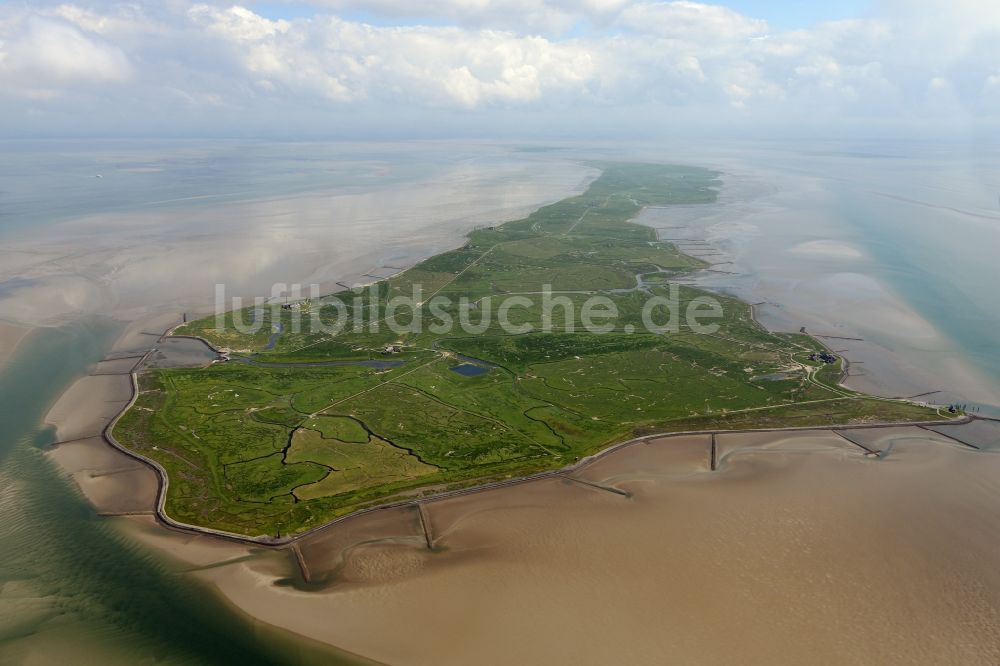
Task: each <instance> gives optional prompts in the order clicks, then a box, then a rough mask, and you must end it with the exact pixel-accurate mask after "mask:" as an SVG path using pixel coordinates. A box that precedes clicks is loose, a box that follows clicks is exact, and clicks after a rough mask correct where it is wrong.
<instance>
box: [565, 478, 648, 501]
mask: <svg viewBox="0 0 1000 666" xmlns="http://www.w3.org/2000/svg"><path fill="white" fill-rule="evenodd" d="M558 476H559V477H561V478H563V479H566V480H567V481H572V482H574V483H579V484H580V485H583V486H588V487H590V488H595V489H597V490H603V491H605V492H608V493H614V494H615V495H621V496H622V497H631V496H632V495H631V493H629V492H628V491H627V490H622V489H621V488H615V487H614V486H604V485H601V484H600V483H594V482H593V481H587V480H585V479H578V478H577V477H575V476H570V475H569V474H559V475H558Z"/></svg>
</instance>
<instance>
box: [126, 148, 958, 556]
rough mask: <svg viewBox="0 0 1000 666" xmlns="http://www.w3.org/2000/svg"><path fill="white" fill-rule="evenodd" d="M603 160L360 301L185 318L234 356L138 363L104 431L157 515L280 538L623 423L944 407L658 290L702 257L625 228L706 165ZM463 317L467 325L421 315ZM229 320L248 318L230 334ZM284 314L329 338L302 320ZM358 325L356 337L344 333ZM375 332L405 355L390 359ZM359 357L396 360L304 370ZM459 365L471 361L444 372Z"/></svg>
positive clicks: (519, 463)
mask: <svg viewBox="0 0 1000 666" xmlns="http://www.w3.org/2000/svg"><path fill="white" fill-rule="evenodd" d="M599 166H600V167H601V168H602V175H601V176H600V177H599V178H598V179H597V180H596V181H595V182H594V183H593V184H592V185H591V186H590V188H589V189H588V190H587V191H586V192H585V193H584V194H582V195H580V196H576V197H571V198H569V199H565V200H563V201H560V202H558V203H555V204H552V205H549V206H545V207H543V208H541V209H539V210H538V211H536V212H535V213H533V214H531V215H529V216H528V217H526V218H524V219H521V220H515V221H511V222H507V223H505V224H503V225H500V226H497V227H493V228H488V229H480V230H477V231H475V232H473V233H471V234H470V235H469V240H468V242H467V243H466V244H465V245H464V246H463V247H461V248H459V249H456V250H453V251H451V252H446V253H444V254H440V255H437V256H435V257H432V258H430V259H428V260H426V261H424V262H422V263H420V264H418V265H417V266H415V267H414V268H412V269H410V270H408V271H406V272H404V273H402V274H400V275H397V276H395V277H393V278H391V279H388V280H384V281H382V282H380V283H378V284H377V285H375V286H374V288H372V289H370V290H366V291H365V293H364V294H363V295H362V296H363V300H357V298H358V296H357V295H355V294H353V293H348V292H344V293H341V294H333V295H331V296H330V297H325V298H323V299H319V300H316V301H311V302H304V303H302V304H301V309H299V310H295V311H288V310H280V311H278V312H272V311H271V310H270V309H266V308H265V309H258V310H257V311H255V309H254V308H248V309H246V310H243V311H240V312H237V313H229V315H227V318H226V322H225V323H224V326H223V327H221V328H218V327H217V322H216V321H215V318H214V317H212V318H208V319H204V320H200V321H195V322H192V323H190V324H187V325H186V326H184V327H183V328H182V329H180V330H178V331H177V332H178V333H182V334H186V335H195V336H199V337H203V338H205V339H206V340H209V341H210V342H211V343H212V344H214V345H216V346H218V347H224V348H227V349H231V350H234V359H233V361H231V362H229V363H223V364H216V365H213V366H211V367H208V368H200V369H172V370H149V371H146V372H145V373H143V374H142V375H141V376H140V394H139V397H138V399H137V401H136V404H135V406H134V407H133V408H132V409H131V410H129V411H128V412H127V413H126V414H125V415H124V416H123V417H122V419H121V420H120V421H119V422H118V424H117V425H116V427H115V430H114V434H115V436H116V437H117V438H118V440H119V441H121V442H122V443H123V444H124V445H126V446H128V447H130V448H132V449H133V450H135V451H137V452H139V453H142V454H143V455H146V456H148V457H151V458H154V459H155V460H157V461H158V462H159V463H160V464H162V465H163V466H164V467H165V468H166V469H167V473H168V475H169V477H170V484H169V492H168V497H167V503H166V511H167V513H168V514H169V515H170V516H171V517H172V518H174V519H176V520H178V521H181V522H185V523H189V524H193V525H200V526H206V527H212V528H217V529H222V530H226V531H230V532H234V533H239V534H246V535H272V536H274V535H287V534H292V533H297V532H301V531H303V530H305V529H308V528H310V527H314V526H316V525H319V524H322V523H323V522H325V521H327V520H330V519H331V518H334V517H336V516H340V515H344V514H347V513H350V512H353V511H356V510H358V509H360V508H364V507H368V506H373V505H376V504H381V503H384V502H387V501H393V500H395V499H400V498H405V497H413V496H419V495H420V494H421V493H424V492H435V491H437V490H440V489H443V488H453V487H462V486H468V485H474V484H477V483H482V482H485V481H490V480H496V479H503V478H508V477H512V476H519V475H524V474H529V473H533V472H538V471H542V470H549V469H554V468H559V467H561V466H564V465H567V464H570V463H572V462H573V461H574V460H576V459H578V458H580V457H583V456H586V455H589V454H592V453H594V452H596V451H599V450H601V449H602V448H604V447H606V446H608V445H610V444H612V443H615V442H618V441H622V440H624V439H627V438H629V437H632V436H634V435H636V434H643V433H651V432H669V431H686V430H706V429H724V428H725V429H728V428H758V427H783V426H805V425H829V424H847V423H867V422H876V421H878V422H883V421H905V420H928V419H935V418H939V415H938V414H937V413H936V412H935V411H934V410H931V409H928V408H925V407H922V406H919V405H915V404H911V403H907V402H901V401H891V400H883V399H877V398H872V397H869V396H864V395H859V394H856V393H853V392H851V391H848V390H846V389H844V388H842V387H840V386H839V385H838V381H839V378H840V375H841V368H840V364H839V362H838V363H837V364H833V365H824V364H822V363H818V362H814V361H810V360H809V354H810V353H811V352H813V351H816V350H818V349H819V348H820V347H821V345H820V344H819V343H818V342H817V341H815V340H813V339H812V338H809V337H808V336H805V335H801V334H794V335H793V334H775V333H770V332H768V331H766V330H764V329H763V328H761V327H760V326H759V325H758V324H757V323H756V322H754V321H753V318H752V314H751V310H750V307H749V306H748V305H746V304H745V303H742V302H740V301H737V300H735V299H732V298H728V297H724V296H720V295H718V294H707V293H706V292H703V291H700V290H698V289H694V288H692V287H686V286H682V287H681V288H680V290H679V292H674V293H673V294H671V291H670V287H669V286H668V283H669V282H670V281H671V280H673V279H676V278H680V277H683V276H684V275H686V274H689V273H691V272H692V271H696V270H699V269H702V268H705V267H706V266H707V264H705V263H704V262H703V261H701V260H699V259H696V258H694V257H690V256H687V255H685V254H682V253H681V252H679V251H678V250H677V248H675V247H674V246H673V245H671V244H669V243H666V242H661V241H659V240H658V239H657V237H656V234H655V233H654V231H653V230H652V229H650V228H647V227H644V226H641V225H637V224H634V223H632V222H630V220H631V219H632V218H633V217H634V216H635V215H636V214H637V213H638V212H639V211H640V210H641V209H642V208H643V207H644V206H650V205H655V206H669V205H672V204H686V205H692V204H701V203H710V202H713V201H715V198H716V194H717V188H718V186H719V181H718V180H717V174H715V173H714V172H711V171H707V170H704V169H698V168H688V167H676V166H662V165H649V164H603V165H599ZM417 285H419V286H420V292H419V294H420V295H419V296H418V297H417V299H416V300H417V301H418V307H417V308H416V310H415V312H416V313H418V314H417V315H415V314H414V311H408V312H403V313H402V315H401V316H400V317H399V318H397V322H398V323H401V324H407V323H412V322H413V321H414V319H415V317H417V316H418V317H421V318H423V324H424V325H423V326H422V327H417V326H413V330H412V331H408V332H397V331H393V330H390V329H389V327H388V323H389V322H388V320H387V319H386V315H385V306H386V305H387V304H389V303H390V302H391V301H392V299H393V298H395V297H398V296H405V295H410V294H412V293H414V288H415V287H416V286H417ZM542 285H550V286H551V290H552V291H553V292H554V293H553V295H552V296H553V297H559V298H561V299H562V300H563V302H562V303H561V304H560V305H559V307H558V308H555V309H554V311H553V314H557V315H558V316H554V317H546V312H545V309H544V308H543V306H542V302H541V300H542V296H541V295H540V292H541V291H543V288H542ZM558 292H563V293H558ZM515 295H519V296H521V297H522V298H523V299H528V300H531V303H524V304H523V305H517V306H516V307H511V308H509V309H507V311H506V315H507V318H508V320H509V323H511V324H514V325H523V326H525V327H530V331H529V330H527V328H526V329H525V331H526V332H512V331H511V330H510V328H509V327H504V326H501V325H500V322H499V321H498V319H499V317H500V314H501V309H502V308H501V304H502V303H503V302H504V299H505V298H508V297H511V296H515ZM595 295H599V296H603V297H604V299H605V301H606V302H610V303H612V304H613V305H614V307H615V308H616V309H617V316H616V317H614V318H610V317H609V318H606V319H605V320H602V323H606V326H607V329H608V330H606V331H602V332H590V331H587V330H585V327H584V323H585V322H584V318H583V312H582V306H583V305H584V304H585V303H586V302H587V301H588V299H590V298H592V297H593V296H595ZM672 295H673V296H677V301H678V302H677V305H679V306H680V307H679V308H678V311H682V312H683V311H687V308H688V306H691V305H698V303H699V301H700V299H703V298H704V297H706V296H711V297H713V298H714V299H716V301H717V302H718V303H720V304H721V318H719V319H716V320H713V323H715V324H717V325H718V328H717V330H714V332H711V333H704V332H699V331H696V330H694V328H693V327H692V326H691V325H689V324H688V322H683V321H682V322H680V325H679V327H678V329H677V330H674V331H671V332H667V333H662V334H660V333H652V332H648V331H647V329H646V328H645V327H644V325H643V316H642V311H643V306H644V304H645V303H646V302H647V301H648V299H650V298H651V297H654V296H659V297H663V298H670V297H671V296H672ZM432 297H433V298H432ZM444 298H447V299H449V302H447V303H443V302H442V299H444ZM336 299H339V300H340V301H342V302H343V303H344V304H345V305H344V306H343V307H339V308H338V306H337V300H336ZM462 299H464V300H465V301H466V302H468V303H473V304H475V305H474V307H470V308H465V309H463V308H462V307H460V305H459V304H460V302H461V301H462ZM566 313H568V315H567V314H566ZM666 314H667V311H666V310H665V309H664V310H661V311H658V317H659V318H654V319H656V321H657V323H662V321H665V317H666ZM564 315H566V316H564ZM463 316H464V317H465V320H466V321H467V322H468V323H469V324H471V325H478V329H479V330H476V331H474V332H468V331H466V330H462V328H460V327H452V328H451V329H447V327H443V328H441V329H439V330H438V332H435V329H434V327H433V326H431V325H430V324H434V323H442V322H444V321H445V319H446V318H451V319H452V320H454V321H459V320H460V319H461V318H462V317H463ZM234 317H239V318H240V319H241V320H242V321H245V322H249V321H258V322H259V323H260V324H261V329H260V330H258V331H256V332H253V333H241V332H239V331H238V330H236V326H235V323H234ZM297 318H299V319H310V318H312V319H314V320H315V321H318V322H321V323H323V324H324V325H326V326H329V327H337V326H338V325H339V326H343V330H342V331H341V332H339V333H336V334H332V333H328V332H327V333H324V332H317V331H315V330H314V329H311V328H310V327H309V326H308V325H306V324H304V323H303V324H302V325H301V327H300V326H299V323H300V322H297V321H296V319H297ZM355 319H360V320H361V321H362V322H364V324H365V326H364V330H353V328H352V326H351V323H352V322H353V321H355ZM279 323H280V325H281V327H282V332H281V334H280V335H278V336H277V339H276V341H274V344H273V346H271V347H270V348H267V349H266V350H265V347H266V346H267V345H268V341H269V338H271V332H272V330H273V327H274V326H275V325H277V324H279ZM375 329H377V330H375ZM446 329H447V330H446ZM386 345H398V346H399V348H400V349H399V353H396V354H391V355H387V354H386V353H385V347H386ZM370 359H376V360H387V359H391V360H393V361H400V362H401V363H399V364H397V365H395V366H394V367H368V366H364V365H330V366H315V365H312V366H309V365H305V364H307V363H317V362H330V361H345V360H346V361H365V360H370ZM470 359H471V362H472V363H473V364H479V365H480V366H481V367H482V368H485V369H486V371H485V372H482V374H478V375H476V376H464V375H462V374H459V373H457V372H454V371H453V368H455V367H456V366H459V365H461V364H463V363H466V362H469V361H470ZM262 363H271V364H274V365H270V366H268V365H261V364H262Z"/></svg>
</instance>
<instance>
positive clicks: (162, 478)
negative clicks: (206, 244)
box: [54, 333, 996, 549]
mask: <svg viewBox="0 0 1000 666" xmlns="http://www.w3.org/2000/svg"><path fill="white" fill-rule="evenodd" d="M166 335H167V334H166V333H164V336H163V337H166ZM176 337H183V338H188V339H195V340H199V341H201V342H202V343H204V344H205V345H207V346H208V347H209V348H211V349H213V350H215V348H214V347H213V346H212V345H211V343H209V342H208V341H207V340H204V339H203V338H199V337H197V336H193V335H183V336H176ZM160 339H162V337H161V338H160ZM150 353H152V350H150V351H148V352H146V354H144V355H143V357H142V359H141V360H140V361H139V362H138V363H136V365H135V368H138V366H140V365H142V363H143V362H144V361H145V359H146V358H147V357H148V356H149V354H150ZM130 374H131V379H132V397H131V398H130V400H129V402H128V404H127V405H126V406H125V407H124V408H123V409H122V410H121V411H120V412H119V413H118V414H117V415H116V416H115V417H114V419H112V420H111V421H110V422H109V423H108V424H107V425H106V426H105V427H104V429H103V431H102V437H103V439H104V441H105V442H107V443H108V444H109V445H110V446H112V447H114V448H115V449H116V450H118V451H119V452H121V453H122V454H124V455H126V456H128V457H130V458H132V459H133V460H137V461H139V462H142V463H144V464H146V465H148V466H149V467H150V468H151V469H152V470H153V471H154V472H156V475H157V498H156V507H155V511H154V513H153V515H154V516H155V517H156V520H157V523H158V524H160V525H161V526H163V527H164V528H167V529H169V530H172V531H176V532H182V533H186V534H197V535H203V536H211V537H215V538H219V539H224V540H226V541H230V542H234V543H240V544H244V545H252V546H263V547H267V548H278V549H286V548H287V547H288V546H294V545H295V544H296V543H297V542H298V541H301V540H302V539H305V538H307V537H311V536H315V535H317V534H319V533H321V532H324V531H326V530H328V529H331V528H333V527H335V526H337V525H338V524H340V523H343V522H346V521H348V520H352V519H358V518H361V517H362V516H366V515H370V514H375V513H378V512H380V511H386V510H390V509H398V508H402V507H419V506H421V505H423V504H429V503H432V502H436V501H442V500H447V499H453V498H455V497H462V496H465V495H472V494H476V493H482V492H487V491H490V490H498V489H501V488H509V487H514V486H518V485H521V484H524V483H530V482H532V481H540V480H543V479H551V478H557V477H565V476H566V475H568V474H570V473H572V472H575V471H578V470H581V469H584V468H586V467H587V466H589V465H591V464H593V463H595V462H597V461H599V460H601V459H603V458H605V457H606V456H609V455H611V454H613V453H615V452H617V451H621V450H624V449H626V448H628V447H630V446H634V445H636V444H641V443H644V442H648V441H650V440H657V439H668V438H671V437H686V436H691V435H723V434H742V433H771V432H776V433H787V432H792V433H794V432H808V431H834V432H835V431H838V430H862V429H883V428H893V427H906V426H918V427H922V426H943V425H956V426H957V425H965V424H968V423H972V422H973V421H977V420H981V421H996V419H992V418H988V417H981V416H973V415H964V416H960V417H956V418H954V419H943V420H933V421H906V422H899V421H897V422H886V423H864V424H843V425H826V426H823V425H820V426H789V427H782V428H753V429H745V430H687V431H675V432H665V433H652V434H648V435H641V436H639V437H634V438H632V439H628V440H624V441H621V442H617V443H615V444H611V445H609V446H608V447H607V448H604V449H601V450H600V451H597V452H596V453H593V454H591V455H589V456H586V457H584V458H581V459H580V460H578V461H576V462H574V463H571V464H569V465H566V466H564V467H560V468H559V469H556V470H550V471H546V472H538V473H536V474H531V475H528V476H521V477H515V478H511V479H504V480H502V481H493V482H487V483H483V484H479V485H475V486H470V487H468V488H459V489H456V490H450V491H444V492H440V493H434V494H431V495H425V496H422V497H420V498H419V499H408V500H400V501H395V502H387V503H385V504H379V505H377V506H373V507H368V508H365V509H360V510H358V511H354V512H352V513H348V514H345V515H343V516H338V517H337V518H334V519H332V520H330V521H328V522H326V523H323V524H322V525H317V526H316V527H313V528H310V529H308V530H306V531H304V532H300V533H299V534H295V535H292V536H288V537H280V538H275V537H270V536H264V537H247V536H243V535H240V534H236V533H233V532H226V531H223V530H216V529H213V528H210V527H201V526H198V525H189V524H187V523H181V522H179V521H176V520H174V519H173V518H171V517H170V516H169V515H167V513H166V511H165V510H164V507H165V504H166V497H167V489H168V487H169V475H168V474H167V472H166V470H165V469H164V468H163V467H162V466H161V465H160V464H159V463H158V462H156V461H155V460H152V459H150V458H147V457H145V456H143V455H141V454H138V453H135V452H133V451H130V450H129V449H128V448H127V447H125V446H124V445H122V444H121V443H120V442H118V440H117V439H115V437H114V435H113V434H112V431H113V429H114V426H115V424H116V423H117V422H118V420H119V419H120V418H121V417H122V416H123V415H124V414H125V412H127V411H128V410H129V409H130V408H131V407H132V405H133V404H134V403H135V400H136V398H137V397H138V374H137V373H136V372H135V369H133V371H132V372H131V373H130ZM832 400H836V398H834V399H832ZM61 443H64V442H56V443H55V444H54V446H57V445H59V444H61Z"/></svg>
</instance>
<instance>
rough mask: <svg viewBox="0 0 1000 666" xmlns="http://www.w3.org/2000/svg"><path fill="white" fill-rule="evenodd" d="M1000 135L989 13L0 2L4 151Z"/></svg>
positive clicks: (456, 2) (459, 3)
mask: <svg viewBox="0 0 1000 666" xmlns="http://www.w3.org/2000/svg"><path fill="white" fill-rule="evenodd" d="M984 128H985V130H991V129H993V128H1000V2H996V0H841V1H839V2H792V1H785V0H757V1H755V0H729V1H727V2H722V3H718V4H716V3H702V2H693V1H688V0H677V1H668V2H657V1H649V0H641V1H633V0H437V1H436V2H433V3H417V2H413V1H412V0H294V1H288V2H285V1H283V0H267V1H266V2H256V1H254V0H245V2H244V4H232V3H230V2H215V1H213V0H200V1H195V0H159V1H155V2H154V1H152V0H123V1H121V2H118V1H115V0H110V1H101V2H72V1H70V2H46V1H25V0H20V1H18V0H10V1H8V2H3V3H0V137H6V138H21V137H28V138H31V137H46V136H80V137H94V136H98V137H119V136H120V137H131V136H191V137H203V136H220V137H221V136H236V137H239V136H255V137H272V138H365V139H370V138H388V139H395V138H402V137H410V138H422V137H433V138H440V137H450V136H455V137H467V136H482V137H503V136H519V137H524V138H544V137H554V138H566V139H573V138H589V137H594V138H602V139H608V138H615V137H619V136H620V137H623V138H641V137H643V136H673V135H684V136H699V135H710V136H741V135H761V136H768V135H783V134H784V135H789V134H794V133H796V132H798V133H803V134H808V135H816V136H822V135H837V134H845V133H846V134H857V135H870V136H879V135H884V134H886V133H904V134H906V133H909V134H912V135H925V134H934V133H948V132H955V131H959V132H961V131H974V132H979V133H982V132H983V131H984Z"/></svg>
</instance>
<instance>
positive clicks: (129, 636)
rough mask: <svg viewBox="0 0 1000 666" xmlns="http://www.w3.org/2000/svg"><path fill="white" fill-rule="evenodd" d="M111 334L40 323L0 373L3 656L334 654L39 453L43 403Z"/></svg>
mask: <svg viewBox="0 0 1000 666" xmlns="http://www.w3.org/2000/svg"><path fill="white" fill-rule="evenodd" d="M118 333H119V327H118V326H117V325H115V324H112V323H110V322H107V321H99V320H88V321H82V322H79V323H76V324H72V325H69V326H66V327H63V328H53V329H44V330H40V331H36V332H35V333H34V334H33V335H31V336H30V337H29V338H28V339H26V340H25V341H23V343H22V345H21V347H20V348H19V350H18V353H17V355H16V357H15V359H14V360H13V361H12V362H11V364H10V365H9V366H8V367H7V368H6V369H5V370H4V371H3V372H2V374H0V423H3V430H2V432H0V489H2V490H0V563H2V565H0V663H2V664H7V663H22V662H23V661H25V660H26V659H27V658H28V656H29V655H34V657H33V658H34V659H35V660H36V661H35V663H52V662H54V661H56V660H58V661H62V662H63V663H73V664H85V663H103V664H107V663H115V664H117V663H121V664H143V663H147V664H152V663H156V664H279V663H304V662H308V663H325V664H329V663H338V661H337V660H336V659H335V658H334V657H333V656H332V655H329V654H328V653H324V652H323V651H322V650H320V649H319V648H314V647H313V646H311V645H310V644H309V643H308V642H307V641H301V640H294V639H293V638H292V637H291V636H288V635H282V634H280V633H278V632H277V631H270V630H262V629H260V628H259V627H255V626H254V625H253V624H251V623H250V622H249V621H246V620H244V619H243V618H242V617H241V616H238V615H237V614H235V613H234V612H232V611H231V610H229V609H228V608H227V607H226V606H224V605H223V604H222V603H221V602H217V601H215V600H214V597H213V596H212V595H211V594H210V593H209V592H208V591H207V590H205V589H203V588H201V587H200V586H199V585H196V584H194V583H192V582H191V581H190V579H189V578H187V577H184V576H181V575H180V574H179V573H178V571H177V570H176V569H174V568H173V567H172V565H171V564H169V563H166V562H164V561H162V560H160V559H158V558H157V557H155V556H154V555H152V554H151V553H150V552H149V551H147V550H146V549H144V548H142V547H140V546H139V545H137V544H135V543H133V542H130V540H129V539H127V538H126V537H124V536H122V535H121V533H119V532H118V531H116V529H115V528H114V526H113V525H112V524H111V523H110V522H109V521H108V520H107V519H102V518H99V517H98V516H96V515H95V513H94V511H93V509H92V508H91V507H90V506H89V505H88V504H87V503H86V502H85V501H84V499H83V498H82V497H81V496H80V495H79V494H78V493H77V492H75V490H74V488H73V487H71V485H70V484H69V483H67V482H66V481H65V479H64V478H63V477H62V475H61V473H60V472H59V471H57V469H56V468H55V467H54V466H53V464H52V463H51V462H50V461H48V460H47V459H46V458H45V457H44V454H43V448H44V446H45V445H46V444H48V443H51V442H52V441H53V437H52V432H50V431H49V430H47V429H45V428H42V427H40V426H39V424H40V423H41V421H42V419H43V418H44V415H45V412H46V411H47V409H48V406H49V405H51V404H52V403H53V401H54V400H55V399H56V398H57V397H58V396H59V394H60V393H61V392H62V391H63V390H64V389H65V388H66V387H67V386H68V385H69V384H70V383H71V382H72V381H73V380H74V379H76V378H77V377H80V376H83V375H84V374H86V372H87V368H88V366H89V365H90V364H92V363H93V362H95V361H97V360H99V359H100V358H102V357H103V356H104V354H105V353H106V350H107V349H108V348H110V346H111V344H112V342H113V341H114V339H115V337H116V336H117V334H118Z"/></svg>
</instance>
